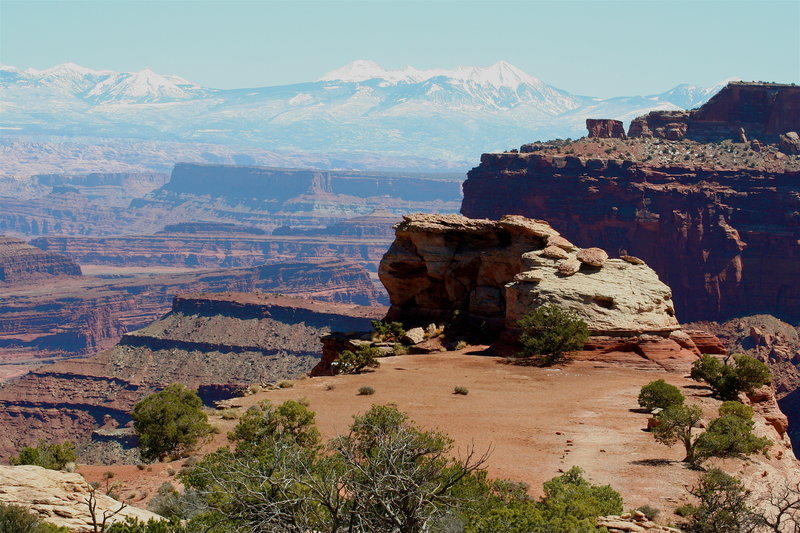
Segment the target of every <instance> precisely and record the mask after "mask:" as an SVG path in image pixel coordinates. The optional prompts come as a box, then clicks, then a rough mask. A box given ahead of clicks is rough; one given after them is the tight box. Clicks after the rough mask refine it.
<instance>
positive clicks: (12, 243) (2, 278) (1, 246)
mask: <svg viewBox="0 0 800 533" xmlns="http://www.w3.org/2000/svg"><path fill="white" fill-rule="evenodd" d="M80 275H81V267H80V266H78V264H77V263H75V261H73V260H72V259H70V258H68V257H65V256H63V255H60V254H56V253H52V252H45V251H42V250H40V249H39V248H36V247H35V246H31V245H30V244H28V243H26V242H25V241H22V240H20V239H15V238H12V237H6V236H4V235H0V285H2V284H19V283H25V282H29V281H33V280H37V279H42V278H52V277H57V276H80Z"/></svg>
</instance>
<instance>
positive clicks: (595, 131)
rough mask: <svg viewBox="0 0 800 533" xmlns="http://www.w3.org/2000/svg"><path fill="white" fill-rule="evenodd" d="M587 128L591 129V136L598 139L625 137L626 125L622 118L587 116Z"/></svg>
mask: <svg viewBox="0 0 800 533" xmlns="http://www.w3.org/2000/svg"><path fill="white" fill-rule="evenodd" d="M586 129H588V130H589V138H590V139H591V138H598V139H624V138H625V127H624V126H623V125H622V121H621V120H612V119H609V118H587V119H586Z"/></svg>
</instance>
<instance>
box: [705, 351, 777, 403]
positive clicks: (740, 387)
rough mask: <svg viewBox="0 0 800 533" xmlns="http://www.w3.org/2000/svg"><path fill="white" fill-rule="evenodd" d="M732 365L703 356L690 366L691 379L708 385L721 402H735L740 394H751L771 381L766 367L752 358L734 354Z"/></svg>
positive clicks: (709, 356) (712, 357)
mask: <svg viewBox="0 0 800 533" xmlns="http://www.w3.org/2000/svg"><path fill="white" fill-rule="evenodd" d="M733 363H734V364H730V363H729V361H728V360H726V361H725V362H722V361H720V360H719V359H717V358H716V357H714V356H711V355H703V356H702V357H701V358H700V359H698V360H697V361H695V362H694V363H693V364H692V372H691V377H692V379H694V380H695V381H705V382H706V383H708V385H709V387H711V390H712V391H713V392H714V394H715V395H716V396H718V397H719V398H721V399H722V400H737V399H738V398H739V394H740V393H742V392H744V393H745V394H748V393H751V392H753V391H754V390H755V389H757V388H758V387H761V386H763V385H766V384H768V383H769V382H770V380H771V379H772V376H771V374H770V372H769V368H768V367H767V365H765V364H764V363H762V362H761V361H759V360H758V359H755V358H754V357H750V356H749V355H743V354H736V355H734V356H733Z"/></svg>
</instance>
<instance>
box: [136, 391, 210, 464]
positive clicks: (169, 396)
mask: <svg viewBox="0 0 800 533" xmlns="http://www.w3.org/2000/svg"><path fill="white" fill-rule="evenodd" d="M202 407H203V402H202V401H201V400H200V397H199V396H198V395H197V393H196V392H194V391H192V390H189V389H187V388H186V387H184V386H183V385H179V384H174V385H170V386H169V387H167V388H165V389H164V390H162V391H161V392H157V393H155V394H151V395H150V396H148V397H147V398H145V399H144V400H142V401H140V402H139V403H137V404H136V405H135V406H134V408H133V411H132V412H131V416H132V418H133V427H134V429H135V430H136V434H137V435H138V436H139V447H140V451H141V454H142V458H144V459H146V460H153V459H158V458H162V457H166V456H169V455H173V456H179V455H181V454H183V453H186V452H188V451H190V450H192V449H193V448H194V447H195V446H196V444H197V443H198V441H199V440H200V439H201V438H203V437H205V436H207V435H208V434H209V433H211V426H210V425H209V424H208V417H207V416H206V414H205V413H204V412H203V410H202Z"/></svg>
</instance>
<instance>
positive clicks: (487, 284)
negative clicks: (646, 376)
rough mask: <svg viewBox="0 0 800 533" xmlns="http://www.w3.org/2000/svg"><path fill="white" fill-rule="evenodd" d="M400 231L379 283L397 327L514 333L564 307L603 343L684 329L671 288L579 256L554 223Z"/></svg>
mask: <svg viewBox="0 0 800 533" xmlns="http://www.w3.org/2000/svg"><path fill="white" fill-rule="evenodd" d="M396 232H397V233H396V238H395V241H394V243H393V244H392V246H391V248H390V249H389V251H388V252H386V255H385V256H384V258H383V260H382V261H381V268H380V272H379V275H380V279H381V281H382V282H383V284H384V286H385V287H386V290H387V291H388V292H389V299H390V302H391V307H390V309H389V314H388V318H389V319H392V320H402V321H403V322H404V323H405V324H406V325H424V324H429V323H431V322H434V323H446V322H447V321H449V320H450V319H451V318H452V316H453V313H454V312H455V311H459V313H463V314H464V315H465V316H468V317H470V318H471V319H472V320H474V321H476V322H481V321H482V322H486V323H487V325H491V326H494V327H495V329H503V328H509V329H513V328H515V327H516V323H517V320H519V318H521V317H522V316H523V315H524V314H525V313H527V312H528V311H530V310H531V309H534V308H536V307H538V306H540V305H544V304H555V305H558V306H561V307H564V308H567V309H569V310H571V311H573V312H575V313H576V314H577V315H578V316H580V317H581V318H583V319H584V320H585V321H586V322H587V324H588V326H589V329H590V332H591V333H592V334H594V335H612V336H631V335H641V334H645V333H651V334H658V335H662V336H665V337H666V336H669V335H670V334H671V333H672V332H674V331H676V330H679V329H680V326H679V325H678V321H677V320H676V318H675V312H674V309H673V306H672V300H671V291H670V289H669V287H667V286H666V285H665V284H664V283H662V282H661V281H659V279H658V276H657V275H656V274H655V272H653V270H651V269H650V268H649V267H648V266H647V265H645V264H643V262H641V261H639V260H636V259H635V258H628V260H623V259H608V256H607V254H606V253H605V252H604V251H603V250H601V249H599V248H587V249H579V248H577V247H576V246H575V245H573V244H572V243H570V242H569V241H568V240H566V239H565V238H563V237H561V236H560V235H559V234H558V232H557V231H555V230H554V229H553V228H551V227H550V226H549V225H548V224H547V223H545V222H542V221H538V220H531V219H527V218H525V217H521V216H513V215H512V216H504V217H502V218H501V219H500V220H499V221H493V220H486V219H469V218H466V217H463V216H459V215H409V216H406V217H404V218H403V222H401V223H400V224H398V225H397V226H396ZM565 267H566V268H565Z"/></svg>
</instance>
